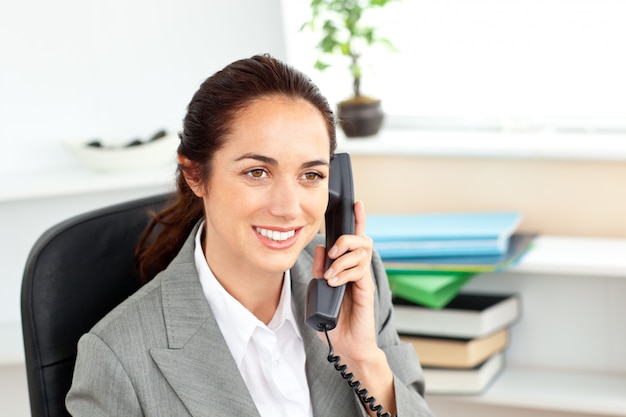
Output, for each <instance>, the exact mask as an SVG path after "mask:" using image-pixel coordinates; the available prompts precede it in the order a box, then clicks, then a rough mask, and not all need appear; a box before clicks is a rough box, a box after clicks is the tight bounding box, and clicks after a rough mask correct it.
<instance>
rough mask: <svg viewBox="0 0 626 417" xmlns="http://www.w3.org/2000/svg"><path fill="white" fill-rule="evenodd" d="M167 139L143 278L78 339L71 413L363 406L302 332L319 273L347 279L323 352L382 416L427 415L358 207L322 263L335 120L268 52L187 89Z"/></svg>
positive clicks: (350, 411) (142, 253) (303, 412)
mask: <svg viewBox="0 0 626 417" xmlns="http://www.w3.org/2000/svg"><path fill="white" fill-rule="evenodd" d="M180 136H181V143H180V146H179V148H178V159H179V169H178V180H177V199H176V201H175V202H174V203H173V205H172V206H170V207H169V208H167V209H165V210H164V211H163V212H162V213H159V214H158V215H157V216H156V217H155V221H154V222H153V224H152V225H151V226H150V227H149V228H148V230H147V231H146V235H145V236H146V238H145V239H144V241H143V242H142V244H141V245H140V248H139V260H140V269H141V271H142V274H143V276H144V278H145V279H146V280H147V281H148V280H149V281H150V282H148V283H147V284H146V285H144V286H143V288H142V289H140V290H139V291H138V292H137V293H136V294H135V295H133V296H132V297H131V298H129V299H128V300H127V301H125V302H124V303H122V304H121V305H120V306H118V307H117V308H116V309H115V310H114V311H113V312H111V313H110V314H109V315H107V316H106V317H105V318H104V319H103V320H102V321H101V322H100V323H98V324H97V325H96V326H95V327H94V328H93V329H92V330H91V331H90V332H89V333H88V334H86V335H84V336H83V337H82V338H81V340H80V342H79V345H78V358H77V362H76V369H75V372H74V379H73V383H72V388H71V390H70V392H69V394H68V396H67V401H66V403H67V407H68V410H69V411H70V413H72V415H74V416H98V415H119V416H140V415H145V416H182V415H192V416H201V415H204V416H212V415H233V416H331V415H338V416H354V415H367V413H369V414H370V415H376V413H375V412H374V411H372V410H371V408H370V407H366V406H364V405H363V404H361V403H360V402H359V400H358V398H357V396H356V395H355V394H354V391H353V389H352V388H351V387H350V386H349V385H348V384H347V382H346V381H345V380H344V379H342V378H341V376H340V375H339V373H338V372H337V371H336V370H335V369H334V367H333V366H332V365H331V364H329V363H328V362H327V361H326V357H327V353H328V346H327V345H326V341H325V340H323V339H322V338H321V337H320V333H318V332H316V331H314V330H312V329H310V328H309V327H308V326H306V325H304V318H303V317H304V312H303V310H304V300H305V298H304V297H305V291H306V286H307V283H308V281H309V280H310V278H311V277H312V276H324V278H326V279H327V280H328V282H329V284H330V285H331V286H337V285H341V284H345V283H349V285H348V287H347V291H346V296H345V298H344V302H343V305H342V312H341V314H340V316H339V321H338V323H337V327H336V328H335V329H334V330H332V331H331V332H330V333H329V335H330V339H331V341H332V344H333V347H334V350H335V354H337V355H339V356H340V357H341V361H342V363H344V364H346V365H347V366H348V370H349V371H350V372H352V373H354V374H355V378H356V379H358V380H359V381H360V382H361V384H362V387H365V388H367V390H368V391H369V394H368V395H371V396H374V397H375V398H376V402H377V403H378V404H381V405H382V406H384V411H386V412H389V413H391V414H395V413H397V414H398V415H402V416H408V415H414V416H426V415H430V412H429V411H428V408H427V406H426V404H425V402H424V400H423V398H422V393H423V380H422V374H421V370H420V367H419V364H418V362H417V358H416V356H415V354H414V352H413V351H412V348H411V347H408V346H407V345H403V344H400V343H399V340H398V336H397V333H396V332H395V330H394V329H393V327H392V325H391V322H390V320H389V319H390V315H391V311H392V310H391V309H392V307H391V302H390V294H389V288H388V284H387V280H386V276H385V274H384V269H383V267H382V265H381V262H380V259H379V258H378V257H377V256H374V257H373V260H372V242H371V240H370V239H369V238H367V237H366V236H365V235H364V231H365V212H364V209H363V205H362V204H360V203H357V204H355V217H356V227H355V235H344V236H342V237H340V238H339V239H338V240H337V242H336V243H335V244H334V245H333V246H332V247H331V248H329V250H328V253H327V255H328V256H329V257H330V258H331V259H333V263H332V264H331V267H330V268H329V269H328V270H327V271H324V270H323V264H324V257H325V256H326V254H325V250H324V248H323V247H320V246H319V245H318V244H319V243H321V242H322V241H321V239H320V237H319V236H317V234H318V230H319V229H320V226H321V222H322V219H323V216H324V211H325V209H326V205H327V201H328V174H329V163H330V159H331V157H332V154H333V152H334V150H335V146H336V144H335V125H334V118H333V114H332V111H331V109H330V108H329V106H328V103H327V102H326V100H325V99H324V98H323V97H322V95H321V94H320V92H319V90H318V89H317V88H316V87H315V86H314V85H313V84H312V83H311V81H310V80H309V79H307V78H306V77H305V76H304V75H303V74H302V73H300V72H298V71H296V70H294V69H293V68H291V67H289V66H287V65H285V64H284V63H281V62H280V61H278V60H276V59H274V58H271V57H269V56H255V57H252V58H251V59H244V60H241V61H237V62H234V63H232V64H230V65H229V66H227V67H226V68H224V69H223V70H222V71H219V72H218V73H216V74H215V75H213V76H212V77H210V78H208V79H207V80H206V81H205V82H204V83H203V84H202V85H201V87H200V89H199V90H198V91H197V92H196V94H195V95H194V97H193V99H192V101H191V103H190V104H189V107H188V112H187V115H186V117H185V120H184V125H183V131H182V132H181V134H180ZM155 230H158V231H159V232H158V234H157V235H156V238H155V239H151V238H150V236H153V235H154V233H152V232H154V231H155ZM157 273H158V274H157ZM155 274H157V275H156V277H154V279H151V280H150V278H151V277H152V276H153V275H155ZM380 414H381V412H380V411H379V415H380Z"/></svg>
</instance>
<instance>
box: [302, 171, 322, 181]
mask: <svg viewBox="0 0 626 417" xmlns="http://www.w3.org/2000/svg"><path fill="white" fill-rule="evenodd" d="M324 178H325V176H324V175H322V174H320V173H319V172H306V173H304V174H303V175H302V179H303V180H305V181H307V182H315V181H318V180H322V179H324Z"/></svg>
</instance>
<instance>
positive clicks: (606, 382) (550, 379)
mask: <svg viewBox="0 0 626 417" xmlns="http://www.w3.org/2000/svg"><path fill="white" fill-rule="evenodd" d="M432 395H435V394H432ZM438 397H445V399H446V400H447V401H452V402H460V403H472V404H479V405H483V406H502V407H508V408H522V409H524V408H527V409H528V408H532V409H542V410H548V411H561V412H569V413H580V414H592V415H598V416H626V375H610V374H596V373H587V372H585V373H581V372H571V371H548V370H537V369H520V368H514V367H508V366H507V367H506V368H505V369H504V371H503V372H502V374H501V375H499V376H498V378H497V379H496V380H495V381H494V382H493V383H492V385H491V386H490V387H489V388H488V389H487V391H486V392H484V393H483V394H482V395H476V396H470V395H468V396H450V395H446V396H440V395H438Z"/></svg>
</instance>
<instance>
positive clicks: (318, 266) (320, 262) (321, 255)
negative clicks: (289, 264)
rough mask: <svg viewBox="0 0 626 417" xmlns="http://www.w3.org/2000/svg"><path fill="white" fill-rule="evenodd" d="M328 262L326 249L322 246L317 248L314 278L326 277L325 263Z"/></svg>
mask: <svg viewBox="0 0 626 417" xmlns="http://www.w3.org/2000/svg"><path fill="white" fill-rule="evenodd" d="M325 261H326V248H324V246H322V245H317V246H316V247H315V252H314V253H313V271H312V272H313V278H321V277H323V276H324V263H325Z"/></svg>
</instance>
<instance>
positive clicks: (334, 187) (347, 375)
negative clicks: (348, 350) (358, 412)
mask: <svg viewBox="0 0 626 417" xmlns="http://www.w3.org/2000/svg"><path fill="white" fill-rule="evenodd" d="M346 234H349V235H352V234H354V186H353V183H352V165H351V163H350V155H348V154H347V153H338V154H335V157H334V158H333V160H332V161H331V163H330V178H329V182H328V208H327V209H326V250H328V249H329V248H331V247H332V245H334V244H335V241H336V240H337V239H339V236H341V235H346ZM331 263H332V259H330V258H328V256H327V257H326V264H325V265H324V270H327V269H328V268H329V267H330V264H331ZM345 292H346V286H345V284H344V285H340V286H339V287H331V286H330V285H328V283H327V282H326V280H325V279H324V278H313V279H312V280H311V281H310V282H309V286H308V287H307V294H306V311H305V317H306V324H308V325H309V326H310V327H312V328H313V329H315V330H317V331H319V332H324V334H325V335H326V341H327V342H328V356H327V359H328V362H330V363H331V364H333V366H334V367H335V369H336V370H337V371H338V372H339V373H340V374H341V377H342V378H343V379H345V380H346V381H347V383H348V385H349V386H350V387H351V388H352V389H353V390H354V392H355V394H356V395H357V396H358V398H359V400H361V402H362V403H363V405H364V406H365V407H367V408H369V409H370V410H372V411H374V412H375V413H376V416H377V417H391V414H390V413H388V412H384V408H383V406H382V405H380V404H377V403H376V398H375V397H374V396H370V395H369V393H368V390H367V389H366V388H363V387H361V382H360V381H358V380H357V379H356V378H355V376H354V374H352V373H351V372H348V367H347V366H346V365H343V364H342V363H341V358H340V357H339V356H336V355H335V353H334V350H333V345H332V343H331V342H330V337H329V336H328V331H329V330H332V329H334V328H335V326H337V318H338V317H339V310H340V309H341V302H342V301H343V295H344V294H345Z"/></svg>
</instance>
